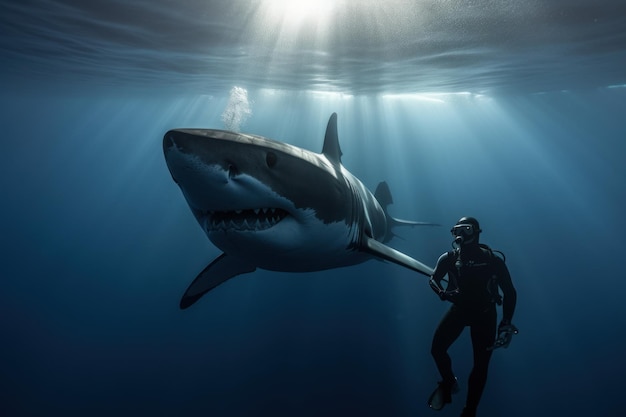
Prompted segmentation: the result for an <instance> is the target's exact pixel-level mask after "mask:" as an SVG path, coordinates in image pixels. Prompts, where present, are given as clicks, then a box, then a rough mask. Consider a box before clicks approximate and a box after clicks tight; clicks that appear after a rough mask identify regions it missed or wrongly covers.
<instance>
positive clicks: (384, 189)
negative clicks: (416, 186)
mask: <svg viewBox="0 0 626 417" xmlns="http://www.w3.org/2000/svg"><path fill="white" fill-rule="evenodd" d="M374 197H376V200H378V202H379V203H380V205H381V207H382V208H383V211H384V212H385V216H386V217H387V224H388V230H387V235H386V239H385V242H386V241H388V240H390V239H391V238H392V237H394V236H395V235H394V233H393V232H392V231H391V229H392V228H394V227H397V226H439V224H437V223H429V222H415V221H412V220H403V219H396V218H395V217H392V216H390V215H389V212H388V211H387V208H388V207H389V205H390V204H393V197H392V196H391V191H390V190H389V185H388V184H387V182H386V181H382V182H381V183H380V184H378V187H376V192H375V193H374Z"/></svg>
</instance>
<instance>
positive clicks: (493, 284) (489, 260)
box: [431, 244, 517, 412]
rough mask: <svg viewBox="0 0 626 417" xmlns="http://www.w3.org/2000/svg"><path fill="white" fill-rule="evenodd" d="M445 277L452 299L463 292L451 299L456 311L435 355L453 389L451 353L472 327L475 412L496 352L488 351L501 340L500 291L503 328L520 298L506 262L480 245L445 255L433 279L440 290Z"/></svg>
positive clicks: (442, 328)
mask: <svg viewBox="0 0 626 417" xmlns="http://www.w3.org/2000/svg"><path fill="white" fill-rule="evenodd" d="M446 274H447V275H448V286H447V288H446V290H447V292H448V294H450V293H451V292H453V291H454V290H458V293H455V294H454V295H451V296H450V297H449V298H448V299H449V301H451V302H452V307H451V308H450V310H448V312H447V313H446V314H445V316H444V317H443V319H442V320H441V322H440V323H439V326H438V327H437V330H436V331H435V335H434V337H433V343H432V347H431V353H432V355H433V358H434V359H435V363H436V364H437V368H438V369H439V372H440V373H441V377H442V378H443V382H444V383H450V384H451V383H452V381H454V373H453V371H452V361H451V359H450V356H449V355H448V352H447V351H448V348H449V347H450V346H451V345H452V343H454V341H455V340H456V339H457V338H458V337H459V335H460V334H461V332H462V331H463V329H464V328H465V327H466V326H469V327H470V332H471V339H472V348H473V351H474V367H473V369H472V372H471V374H470V377H469V382H468V390H467V400H466V404H465V407H466V409H468V410H472V411H473V412H475V410H476V408H477V407H478V402H479V401H480V397H481V395H482V393H483V389H484V387H485V383H486V382H487V371H488V367H489V360H490V359H491V353H492V351H491V350H488V348H489V347H491V346H493V344H494V342H495V339H496V322H497V313H496V301H497V300H498V297H499V296H498V294H497V287H500V288H501V289H502V292H503V295H504V298H503V322H504V323H510V322H511V319H512V317H513V312H514V310H515V303H516V298H517V295H516V291H515V288H514V287H513V284H512V282H511V276H510V275H509V271H508V269H507V267H506V265H505V263H504V261H503V260H502V259H500V258H499V257H497V256H495V255H494V254H493V253H492V252H491V251H490V250H488V249H483V248H481V247H480V246H479V245H478V244H469V245H466V246H463V247H462V248H461V249H460V251H459V252H456V251H451V252H447V253H444V254H443V255H441V257H440V258H439V260H438V261H437V266H436V267H435V272H434V273H433V280H434V281H435V283H437V284H438V285H439V286H440V284H439V283H440V282H441V279H442V278H443V277H444V276H445V275H446ZM492 280H493V281H492Z"/></svg>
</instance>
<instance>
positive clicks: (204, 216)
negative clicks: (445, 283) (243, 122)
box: [163, 113, 433, 309]
mask: <svg viewBox="0 0 626 417" xmlns="http://www.w3.org/2000/svg"><path fill="white" fill-rule="evenodd" d="M163 152H164V154H165V160H166V161H167V166H168V168H169V170H170V173H171V174H172V177H173V179H174V181H175V182H176V183H177V184H178V185H179V186H180V188H181V190H182V192H183V195H184V196H185V199H186V200H187V203H188V204H189V207H190V208H191V211H192V212H193V214H194V216H195V217H196V219H197V220H198V223H200V226H201V227H202V229H203V230H204V232H205V233H206V234H207V236H208V237H209V239H210V240H211V242H213V244H215V246H217V247H218V248H219V249H221V250H222V251H223V252H224V253H223V254H222V255H220V256H219V257H217V258H216V259H215V260H214V261H213V262H211V263H210V264H209V265H208V266H207V267H206V268H205V269H204V270H203V271H202V272H201V273H200V274H199V275H198V276H197V277H196V279H195V280H194V281H193V282H192V283H191V285H190V286H189V288H188V289H187V291H186V292H185V294H184V295H183V297H182V300H181V302H180V307H181V308H182V309H184V308H187V307H189V306H190V305H192V304H193V303H195V302H196V301H197V300H198V299H199V298H200V297H202V296H203V295H204V294H205V293H207V292H208V291H210V290H211V289H213V288H215V287H216V286H218V285H219V284H221V283H223V282H224V281H226V280H228V279H230V278H232V277H235V276H237V275H240V274H244V273H248V272H252V271H254V270H255V269H256V268H261V269H266V270H271V271H290V272H306V271H319V270H324V269H330V268H337V267H343V266H349V265H355V264H358V263H361V262H364V261H367V260H369V259H373V258H379V259H384V260H387V261H391V262H395V263H397V264H400V265H402V266H404V267H407V268H409V269H412V270H414V271H417V272H419V273H422V274H424V275H427V276H430V275H432V273H433V270H432V268H430V267H428V266H426V265H424V264H423V263H421V262H419V261H417V260H415V259H413V258H411V257H410V256H408V255H406V254H404V253H402V252H399V251H397V250H395V249H392V248H390V247H389V246H387V245H385V243H386V242H388V241H389V240H390V239H391V238H392V237H393V233H392V231H391V228H392V227H393V226H397V225H421V224H430V223H421V222H410V221H404V220H398V219H394V218H392V217H391V216H390V215H389V214H388V213H387V206H388V205H389V204H391V203H392V200H391V194H390V192H389V188H388V187H387V184H386V183H385V182H382V183H380V184H379V185H378V188H377V189H376V193H375V196H374V195H373V194H372V193H371V192H370V191H369V190H368V189H367V188H366V187H365V186H364V185H363V184H362V183H361V181H359V180H358V179H357V178H356V177H355V176H354V175H352V174H351V173H350V172H349V171H348V170H347V169H346V168H345V167H344V166H343V165H342V164H341V155H342V153H341V149H340V147H339V141H338V138H337V115H336V114H335V113H333V114H332V115H331V117H330V120H329V121H328V127H327V129H326V137H325V139H324V146H323V150H322V153H321V154H317V153H314V152H311V151H307V150H305V149H301V148H298V147H296V146H292V145H288V144H286V143H282V142H277V141H274V140H271V139H266V138H263V137H260V136H255V135H248V134H240V133H234V132H228V131H224V130H210V129H176V130H170V131H169V132H167V133H166V134H165V136H164V138H163Z"/></svg>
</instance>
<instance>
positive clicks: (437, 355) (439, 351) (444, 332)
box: [430, 306, 465, 384]
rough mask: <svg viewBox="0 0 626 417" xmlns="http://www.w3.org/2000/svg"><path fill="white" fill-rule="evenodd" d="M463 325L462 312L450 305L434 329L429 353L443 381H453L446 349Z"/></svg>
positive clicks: (450, 382)
mask: <svg viewBox="0 0 626 417" xmlns="http://www.w3.org/2000/svg"><path fill="white" fill-rule="evenodd" d="M464 327H465V321H464V318H463V315H462V313H461V312H460V311H459V309H458V308H457V307H455V306H452V307H451V308H450V310H448V312H447V313H446V314H445V316H443V318H442V319H441V322H440V323H439V325H438V326H437V329H436V330H435V335H434V336H433V342H432V345H431V348H430V353H431V355H432V356H433V359H434V360H435V364H436V365H437V369H438V370H439V373H440V374H441V378H442V379H443V383H446V384H453V383H454V382H455V378H454V372H452V359H450V355H448V349H449V348H450V346H451V345H452V343H454V341H455V340H456V339H458V337H459V336H460V334H461V332H462V331H463V328H464Z"/></svg>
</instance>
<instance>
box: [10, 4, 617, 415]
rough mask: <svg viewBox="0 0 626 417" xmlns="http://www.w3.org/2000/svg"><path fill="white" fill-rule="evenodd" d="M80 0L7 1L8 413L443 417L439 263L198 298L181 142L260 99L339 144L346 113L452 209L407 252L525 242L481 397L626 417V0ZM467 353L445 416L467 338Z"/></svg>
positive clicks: (284, 120)
mask: <svg viewBox="0 0 626 417" xmlns="http://www.w3.org/2000/svg"><path fill="white" fill-rule="evenodd" d="M13 3H15V4H13ZM81 3H82V2H72V1H23V2H19V5H18V4H17V2H9V1H3V2H2V4H1V5H0V10H1V13H0V23H1V25H0V30H1V32H0V35H1V37H0V57H1V58H2V62H3V65H2V68H0V75H1V77H2V78H1V79H0V85H1V86H2V90H0V109H1V110H2V111H1V112H0V126H1V127H2V133H3V135H2V141H1V143H2V149H3V151H2V153H0V155H1V158H2V161H1V163H0V186H1V189H2V194H3V198H2V204H1V205H0V213H1V214H2V216H0V219H1V220H0V227H1V230H0V233H1V236H2V239H1V240H0V244H1V247H0V334H1V335H2V338H1V339H0V340H1V341H2V343H0V357H1V358H2V362H1V364H0V415H2V416H5V415H6V416H57V415H58V416H85V415H89V416H110V415H119V416H135V415H151V416H201V415H202V416H204V415H206V416H265V415H273V416H320V415H327V416H347V415H354V416H429V415H434V412H432V411H430V410H429V409H428V407H427V406H426V404H425V402H426V398H427V397H428V395H429V394H430V392H431V390H432V389H433V388H434V385H435V383H436V381H437V380H438V375H437V371H436V369H435V366H434V364H433V362H432V359H431V357H430V352H429V351H430V341H431V337H432V333H433V331H434V329H435V327H436V325H437V323H438V320H439V319H440V317H441V316H442V315H443V313H444V312H445V310H446V308H447V305H446V304H444V303H442V302H440V301H439V300H438V298H437V297H435V296H434V295H433V294H432V292H431V291H430V289H429V287H428V285H427V282H426V279H425V278H424V277H423V276H421V275H417V274H414V273H412V272H410V271H408V270H404V269H402V268H400V267H398V266H395V265H390V264H385V263H381V262H375V261H370V262H368V263H365V264H362V265H358V266H354V267H350V268H344V269H337V270H332V271H324V272H317V273H306V274H295V273H294V274H289V273H273V272H265V271H257V272H255V273H254V274H251V275H245V276H241V277H238V278H236V279H233V280H231V281H229V282H227V283H226V284H224V285H222V286H220V287H218V288H217V289H215V290H214V291H212V292H211V293H209V294H208V295H207V296H205V297H204V298H203V299H202V300H200V301H199V302H198V303H197V304H196V305H194V306H193V307H191V308H190V309H188V310H185V311H181V310H179V309H178V302H179V299H180V296H181V295H182V292H183V291H184V290H185V288H186V287H187V286H188V284H189V283H190V281H191V280H192V279H193V278H194V277H195V276H196V274H197V273H198V272H199V271H200V270H202V268H204V266H205V265H206V264H207V263H208V262H209V261H211V260H212V259H213V258H214V257H215V256H217V255H218V254H219V251H218V250H217V249H216V248H215V247H214V246H213V245H212V244H211V243H210V242H209V241H208V240H207V239H206V237H205V235H204V234H203V233H202V231H201V229H200V228H199V227H198V226H197V223H196V222H195V220H194V219H193V216H192V215H191V212H190V211H189V209H188V207H187V205H186V203H185V201H184V198H183V196H182V194H181V192H180V190H179V189H178V187H177V186H176V184H174V182H173V181H172V180H171V177H170V175H169V172H168V170H167V166H166V165H165V161H164V159H163V155H162V149H161V139H162V137H163V134H164V133H165V132H166V131H167V130H168V129H172V128H176V127H206V128H225V127H234V126H233V125H232V124H228V123H225V122H224V120H223V115H224V114H226V113H227V111H234V112H235V113H236V114H238V115H242V116H246V111H245V110H246V107H245V106H248V108H249V110H250V112H249V114H247V118H246V117H243V118H242V120H241V123H240V125H239V128H240V129H241V130H242V131H245V132H249V133H255V134H259V135H263V136H267V137H271V138H273V139H277V140H281V141H285V142H288V143H291V144H294V145H297V146H301V147H303V148H306V149H310V150H313V151H316V152H319V151H320V150H321V147H322V140H323V135H324V129H325V126H326V122H327V120H328V117H329V116H330V114H331V113H332V112H337V113H338V117H339V138H340V141H341V146H342V150H343V153H344V155H343V163H344V165H345V166H346V167H347V168H348V169H349V170H350V171H351V172H353V173H354V174H355V175H357V176H358V177H359V178H360V179H361V180H362V181H363V182H364V183H365V184H366V185H367V186H369V187H370V188H374V187H375V186H376V184H377V183H378V182H379V181H381V180H386V181H387V182H388V183H389V185H390V187H391V191H392V193H393V195H394V204H393V206H391V209H390V210H391V213H392V214H393V215H395V216H397V217H400V218H407V219H414V220H420V221H432V222H436V223H441V224H442V225H443V226H442V227H440V228H423V229H406V230H398V234H399V235H400V236H401V237H402V239H396V240H394V241H393V242H392V246H394V247H396V248H398V249H400V250H403V251H405V252H406V253H408V254H410V255H412V256H414V257H416V258H418V259H420V260H422V261H423V262H426V263H428V264H430V265H434V263H435V261H436V259H437V257H438V256H439V255H440V254H441V253H442V252H444V251H446V250H448V249H449V247H450V234H449V232H448V230H449V229H448V227H449V225H451V224H453V223H454V222H455V221H456V220H457V219H458V218H459V217H460V216H463V215H473V216H476V217H477V218H478V219H479V220H480V221H481V226H482V229H483V230H484V233H483V236H482V240H483V241H484V242H485V243H488V244H489V245H491V246H492V247H494V248H497V249H500V250H503V251H504V252H505V253H506V255H507V264H508V266H509V269H510V271H511V274H512V276H513V280H514V283H515V285H516V287H517V290H518V307H517V311H516V314H515V318H514V323H515V324H516V325H517V327H518V328H519V329H520V334H519V335H517V336H515V339H514V340H513V342H512V344H511V346H510V348H509V349H507V350H504V349H503V350H499V351H497V352H495V354H494V357H493V359H492V362H491V368H490V376H489V381H488V385H487V388H486V391H485V394H484V397H483V400H482V403H481V407H480V409H479V410H480V415H482V416H504V415H506V416H513V417H526V416H530V415H532V416H537V417H542V416H555V415H556V416H566V415H567V416H570V415H575V416H577V415H581V416H582V415H585V416H587V415H597V416H618V415H621V414H622V412H623V410H622V409H623V407H622V401H621V395H622V387H623V375H624V374H625V373H626V359H624V357H623V352H625V351H626V339H625V338H624V336H623V330H624V329H626V314H625V313H626V309H625V307H624V304H623V301H622V298H623V292H624V291H625V290H626V281H625V278H626V274H625V273H624V269H623V258H624V255H623V254H622V252H623V242H624V231H623V229H624V224H623V223H624V222H623V213H624V212H626V191H625V179H626V150H625V145H624V138H626V119H625V118H624V109H626V88H624V85H626V72H625V71H624V68H626V34H625V31H624V29H623V28H625V27H626V24H625V22H626V10H624V9H625V7H624V6H623V5H622V2H617V1H614V2H609V1H604V2H591V1H567V2H566V1H555V2H550V5H549V6H546V5H543V4H542V3H544V2H532V1H530V2H524V5H521V4H518V3H520V2H509V1H499V2H491V1H472V2H461V1H448V2H428V1H425V2H400V1H395V2H394V1H391V2H385V4H387V6H386V7H384V8H383V7H382V6H380V5H376V4H375V3H373V2H361V6H355V5H354V4H355V3H354V2H347V1H346V2H336V3H335V6H333V7H335V9H332V8H330V9H328V10H324V11H323V13H321V14H320V15H319V17H314V16H313V14H312V13H313V12H311V11H309V14H308V15H307V16H308V17H297V16H296V15H291V17H290V18H286V17H285V16H284V15H281V16H282V17H279V18H277V17H276V16H275V14H277V13H278V14H279V15H280V12H278V11H276V10H278V9H276V10H275V9H272V8H270V6H269V5H268V2H258V1H256V2H255V1H252V2H245V1H230V2H215V1H213V2H211V1H204V2H201V1H189V2H182V3H181V2H174V1H171V2H170V1H166V0H161V1H156V2H155V1H153V2H141V1H137V2H133V3H132V6H129V5H126V4H127V2H116V1H109V2H99V1H94V2H89V6H87V5H81ZM418 4H419V5H421V6H420V7H418V6H417V5H418ZM272 7H274V6H272ZM329 7H330V6H329ZM294 13H295V12H294ZM272 19H273V20H272ZM276 19H277V20H276ZM235 86H237V87H240V88H242V89H245V91H246V92H247V98H243V99H242V100H243V101H240V103H239V106H235V107H233V106H232V104H230V105H229V99H230V98H231V96H232V94H231V93H232V91H233V90H232V88H233V87H235ZM425 93H428V94H425ZM451 354H452V356H453V360H454V363H455V370H456V372H457V374H458V376H459V378H460V381H461V387H462V391H461V393H460V394H459V395H458V396H457V397H456V399H455V402H454V403H453V404H452V405H450V406H448V407H446V408H445V409H444V410H443V411H442V412H440V413H439V414H438V415H440V416H442V417H447V416H456V415H458V414H459V412H460V409H461V407H462V405H463V398H464V395H465V393H466V378H467V375H468V372H469V369H470V367H471V351H470V345H469V335H468V334H467V333H465V334H464V335H463V336H462V337H461V339H460V340H459V341H458V342H457V344H455V345H454V347H453V348H452V350H451Z"/></svg>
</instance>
